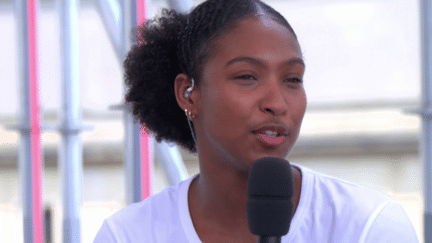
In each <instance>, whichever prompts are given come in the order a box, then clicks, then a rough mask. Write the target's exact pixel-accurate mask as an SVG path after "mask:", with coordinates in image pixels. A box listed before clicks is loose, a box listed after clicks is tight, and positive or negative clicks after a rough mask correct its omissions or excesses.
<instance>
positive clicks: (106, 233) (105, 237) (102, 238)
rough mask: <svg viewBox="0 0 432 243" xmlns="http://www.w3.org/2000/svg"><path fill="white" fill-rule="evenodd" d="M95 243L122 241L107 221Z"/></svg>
mask: <svg viewBox="0 0 432 243" xmlns="http://www.w3.org/2000/svg"><path fill="white" fill-rule="evenodd" d="M93 243H122V241H121V240H119V239H118V238H117V237H115V234H114V233H113V231H112V230H111V227H109V224H108V221H107V220H105V221H104V223H103V224H102V227H101V228H100V229H99V231H98V233H97V235H96V237H95V239H94V241H93Z"/></svg>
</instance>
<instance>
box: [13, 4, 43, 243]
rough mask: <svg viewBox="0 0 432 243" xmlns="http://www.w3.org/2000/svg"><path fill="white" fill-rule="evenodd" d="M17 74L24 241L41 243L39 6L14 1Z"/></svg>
mask: <svg viewBox="0 0 432 243" xmlns="http://www.w3.org/2000/svg"><path fill="white" fill-rule="evenodd" d="M15 11H16V12H15V16H16V19H17V39H18V47H19V48H18V51H19V54H18V56H19V58H18V61H19V62H18V67H19V75H20V78H19V80H20V82H19V83H20V93H21V95H20V96H19V97H20V117H19V124H18V130H19V131H20V134H21V136H20V146H19V150H20V151H19V152H20V153H19V165H18V166H19V177H20V185H21V193H22V204H23V220H24V223H23V226H24V242H26V243H29V242H34V243H42V241H43V213H42V148H41V137H40V132H41V129H40V102H39V92H40V90H39V75H38V66H39V65H38V41H37V33H38V28H37V27H38V25H37V16H38V5H37V1H36V0H23V1H21V0H20V1H15Z"/></svg>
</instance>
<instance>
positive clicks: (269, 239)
mask: <svg viewBox="0 0 432 243" xmlns="http://www.w3.org/2000/svg"><path fill="white" fill-rule="evenodd" d="M257 242H258V243H281V237H279V236H260V235H259V236H258V241H257Z"/></svg>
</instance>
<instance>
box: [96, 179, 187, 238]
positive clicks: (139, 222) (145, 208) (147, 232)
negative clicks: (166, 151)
mask: <svg viewBox="0 0 432 243" xmlns="http://www.w3.org/2000/svg"><path fill="white" fill-rule="evenodd" d="M192 178H193V177H191V178H189V179H187V180H185V181H182V182H180V183H179V184H177V185H174V186H170V187H167V188H165V189H164V190H162V191H161V192H159V193H156V194H154V195H152V196H150V197H149V198H147V199H146V200H143V201H141V202H137V203H133V204H131V205H128V206H126V207H125V208H123V209H121V210H119V211H117V212H116V213H114V214H113V215H111V216H110V217H108V218H107V219H106V220H105V222H104V224H103V225H102V227H101V229H100V230H99V232H98V235H97V236H96V239H95V242H124V241H123V240H119V239H132V238H133V239H137V240H138V241H136V242H140V241H139V239H143V237H144V238H145V239H154V242H159V241H160V240H162V242H165V240H164V239H161V238H165V237H167V233H168V232H169V231H170V230H172V229H178V228H179V225H180V219H179V196H180V193H182V192H183V191H184V190H183V187H185V186H187V185H188V183H190V181H191V179H192ZM186 191H187V190H186ZM180 233H181V232H180ZM175 234H176V233H175V232H173V235H175ZM107 237H108V238H112V239H113V240H112V241H107ZM102 238H103V239H104V240H103V241H102V240H100V241H98V240H99V239H102ZM114 239H115V240H114ZM126 242H135V241H130V240H127V241H126ZM149 242H153V241H149Z"/></svg>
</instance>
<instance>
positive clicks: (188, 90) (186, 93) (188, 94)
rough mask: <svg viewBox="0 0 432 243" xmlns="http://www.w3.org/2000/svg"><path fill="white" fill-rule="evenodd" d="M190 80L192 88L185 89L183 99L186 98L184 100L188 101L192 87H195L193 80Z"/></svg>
mask: <svg viewBox="0 0 432 243" xmlns="http://www.w3.org/2000/svg"><path fill="white" fill-rule="evenodd" d="M191 80H192V86H191V87H189V88H187V90H186V92H185V98H186V99H189V97H190V95H191V93H192V90H193V88H194V85H195V83H194V80H193V79H191Z"/></svg>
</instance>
